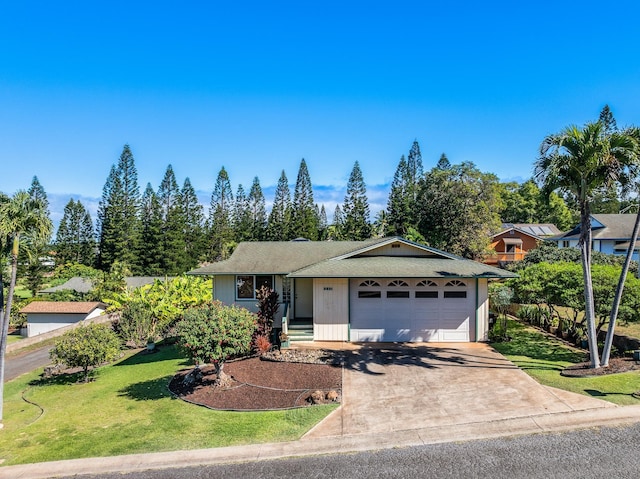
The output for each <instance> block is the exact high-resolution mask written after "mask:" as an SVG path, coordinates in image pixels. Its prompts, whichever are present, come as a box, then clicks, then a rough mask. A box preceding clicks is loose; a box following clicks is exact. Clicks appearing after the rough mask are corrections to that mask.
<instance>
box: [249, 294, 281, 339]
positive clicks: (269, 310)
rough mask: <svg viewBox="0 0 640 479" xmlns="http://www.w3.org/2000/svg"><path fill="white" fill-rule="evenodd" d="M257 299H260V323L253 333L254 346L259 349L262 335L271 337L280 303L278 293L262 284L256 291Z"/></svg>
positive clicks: (258, 313)
mask: <svg viewBox="0 0 640 479" xmlns="http://www.w3.org/2000/svg"><path fill="white" fill-rule="evenodd" d="M256 299H257V300H258V312H257V317H258V324H257V327H256V331H255V333H254V334H253V348H254V349H256V350H259V349H260V347H259V344H258V339H259V338H261V337H262V338H266V339H269V338H271V334H272V332H273V318H274V317H275V315H276V314H277V313H278V309H280V304H279V302H278V300H279V295H278V293H277V292H276V291H274V290H273V289H272V288H269V287H267V286H262V287H261V288H260V289H259V290H258V291H257V292H256Z"/></svg>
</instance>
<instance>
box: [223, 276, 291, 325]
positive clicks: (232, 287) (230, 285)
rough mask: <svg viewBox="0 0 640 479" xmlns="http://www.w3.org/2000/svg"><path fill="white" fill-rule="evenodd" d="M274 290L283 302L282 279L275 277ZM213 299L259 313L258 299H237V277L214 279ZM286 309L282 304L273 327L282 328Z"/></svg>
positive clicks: (274, 319)
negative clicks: (283, 314)
mask: <svg viewBox="0 0 640 479" xmlns="http://www.w3.org/2000/svg"><path fill="white" fill-rule="evenodd" d="M273 287H274V290H275V291H276V292H277V293H278V296H279V298H280V300H282V277H281V276H275V277H274V284H273ZM213 298H214V299H217V300H218V301H222V302H223V303H224V304H229V305H231V304H233V305H236V306H238V307H242V308H246V309H248V310H249V311H251V312H252V313H257V312H258V300H256V299H241V300H237V299H236V277H235V275H230V274H228V275H220V276H216V277H215V278H214V282H213ZM283 311H284V307H283V305H282V304H280V308H279V309H278V313H277V314H276V316H275V318H273V327H274V328H280V327H282V313H283Z"/></svg>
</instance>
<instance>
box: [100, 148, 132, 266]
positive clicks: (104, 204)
mask: <svg viewBox="0 0 640 479" xmlns="http://www.w3.org/2000/svg"><path fill="white" fill-rule="evenodd" d="M139 212H140V188H139V186H138V173H137V170H136V167H135V163H134V158H133V154H132V153H131V149H130V148H129V145H124V148H123V149H122V154H121V155H120V158H119V159H118V163H117V165H113V166H112V167H111V171H110V172H109V176H108V178H107V181H106V183H105V185H104V188H103V190H102V199H101V200H100V206H99V207H98V227H97V230H98V236H99V255H98V267H99V268H100V269H101V270H102V271H109V269H110V268H111V265H112V264H113V263H114V262H116V261H119V262H121V263H126V264H129V265H130V266H131V267H132V268H133V269H134V270H136V269H137V267H138V264H137V260H138V258H137V252H138V251H139V244H140V218H139Z"/></svg>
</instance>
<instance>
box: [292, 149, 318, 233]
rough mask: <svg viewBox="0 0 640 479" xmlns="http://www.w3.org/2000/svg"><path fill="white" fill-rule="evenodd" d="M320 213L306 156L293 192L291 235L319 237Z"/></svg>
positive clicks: (301, 164) (301, 163)
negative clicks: (317, 208)
mask: <svg viewBox="0 0 640 479" xmlns="http://www.w3.org/2000/svg"><path fill="white" fill-rule="evenodd" d="M318 223H319V219H318V215H317V213H316V208H315V204H314V202H313V188H312V186H311V177H310V176H309V170H308V169H307V163H306V162H305V161H304V158H303V159H302V161H301V162H300V169H299V170H298V178H297V180H296V187H295V190H294V192H293V206H292V209H291V237H292V238H306V239H308V240H311V241H315V240H317V239H318Z"/></svg>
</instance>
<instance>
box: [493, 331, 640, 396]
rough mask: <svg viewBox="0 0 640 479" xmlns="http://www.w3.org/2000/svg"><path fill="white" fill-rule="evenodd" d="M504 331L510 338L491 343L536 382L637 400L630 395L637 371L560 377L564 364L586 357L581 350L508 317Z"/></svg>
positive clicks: (637, 384) (637, 385) (639, 381)
mask: <svg viewBox="0 0 640 479" xmlns="http://www.w3.org/2000/svg"><path fill="white" fill-rule="evenodd" d="M507 334H508V335H509V336H510V337H511V338H512V339H511V341H507V342H500V343H492V344H491V345H492V346H493V347H494V348H495V349H496V350H497V351H499V352H500V353H501V354H503V355H504V356H506V357H507V359H509V360H510V361H511V362H513V363H514V364H515V365H516V366H518V367H519V368H520V369H522V370H524V371H525V372H526V373H527V374H529V375H530V376H532V377H533V378H534V379H536V380H537V381H538V382H539V383H540V384H543V385H545V386H553V387H555V388H558V389H564V390H566V391H571V392H574V393H579V394H584V395H586V396H591V397H596V398H598V399H604V400H605V401H609V402H612V403H615V404H618V405H621V406H624V405H630V404H640V400H638V399H636V398H635V397H633V396H632V394H633V393H634V392H636V391H639V390H640V372H638V371H633V372H628V373H621V374H610V375H605V376H597V377H589V378H569V377H564V376H561V375H560V371H562V370H563V369H564V368H566V367H567V366H570V365H572V364H575V363H580V362H584V361H586V360H587V355H586V353H585V352H584V351H583V350H580V349H576V348H573V347H570V346H568V345H567V344H565V343H564V342H562V341H560V340H558V339H556V338H555V337H553V336H547V335H545V334H543V333H542V332H540V331H538V330H537V329H535V328H532V327H530V326H526V325H524V324H522V323H520V322H517V321H514V320H511V319H510V320H509V321H508V333H507Z"/></svg>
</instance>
